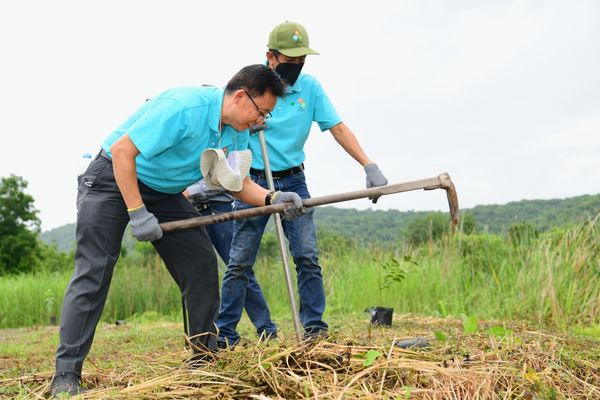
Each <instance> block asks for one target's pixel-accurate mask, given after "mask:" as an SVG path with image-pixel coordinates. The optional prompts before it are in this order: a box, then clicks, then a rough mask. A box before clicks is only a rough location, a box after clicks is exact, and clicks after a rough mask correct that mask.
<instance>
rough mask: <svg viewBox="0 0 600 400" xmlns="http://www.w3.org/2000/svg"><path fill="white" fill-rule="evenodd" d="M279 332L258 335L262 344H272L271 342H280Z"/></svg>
mask: <svg viewBox="0 0 600 400" xmlns="http://www.w3.org/2000/svg"><path fill="white" fill-rule="evenodd" d="M278 339H279V338H278V337H277V331H274V332H267V331H263V332H262V333H261V334H260V335H258V340H259V341H260V342H270V341H271V340H278Z"/></svg>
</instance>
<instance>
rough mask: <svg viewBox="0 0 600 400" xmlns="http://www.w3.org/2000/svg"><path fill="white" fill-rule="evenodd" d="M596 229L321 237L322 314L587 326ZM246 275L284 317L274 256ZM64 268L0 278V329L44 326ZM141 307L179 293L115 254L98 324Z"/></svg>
mask: <svg viewBox="0 0 600 400" xmlns="http://www.w3.org/2000/svg"><path fill="white" fill-rule="evenodd" d="M599 228H600V227H599V223H598V220H595V221H591V222H589V223H586V224H582V225H580V226H577V227H574V228H572V229H568V230H560V231H559V230H555V231H551V232H547V233H544V234H541V235H539V236H536V237H533V236H532V237H518V238H516V239H515V238H512V239H511V238H510V237H504V236H498V235H492V234H470V235H464V234H461V233H455V234H453V235H449V236H445V237H444V238H442V239H441V240H437V241H430V242H429V243H425V244H423V245H421V246H419V247H416V248H413V247H410V246H408V245H406V244H404V243H402V244H399V246H398V248H395V249H391V250H390V249H387V250H382V249H378V248H364V247H358V246H356V245H354V244H352V243H351V242H349V241H347V240H343V239H342V238H339V239H336V238H335V237H333V239H332V237H331V236H329V237H327V238H325V240H322V241H321V243H320V244H321V246H322V249H321V264H322V267H323V277H324V282H325V290H326V293H327V313H330V314H342V315H343V314H347V313H361V312H363V311H364V310H365V309H366V308H367V307H371V306H385V307H393V308H394V310H395V312H397V313H407V312H410V313H416V314H422V315H438V316H447V315H454V316H458V315H460V314H462V313H465V314H468V315H474V316H477V317H479V318H483V319H495V318H518V319H527V320H530V321H532V322H535V323H540V324H543V325H551V326H555V327H558V328H567V327H568V326H569V325H575V324H576V325H583V326H593V325H597V324H599V323H600V233H599ZM290 266H291V267H292V268H293V263H292V262H291V261H290ZM390 266H391V267H390ZM386 267H387V270H386ZM390 268H391V269H393V270H396V271H400V270H401V271H402V272H403V273H405V277H404V279H396V280H391V281H390V280H389V279H387V280H386V272H389V270H390ZM255 271H256V274H257V277H258V280H259V282H260V284H261V286H262V288H263V290H264V292H265V297H266V298H267V301H268V303H269V305H270V307H271V311H272V314H273V315H274V317H275V318H276V319H277V318H287V317H288V316H289V305H288V298H287V291H286V285H285V284H284V278H283V269H282V266H281V261H280V260H279V259H278V258H277V257H273V256H270V257H267V256H263V257H260V258H259V261H258V263H257V265H256V266H255ZM221 272H223V268H221ZM70 274H71V272H70V271H68V272H67V271H65V272H62V273H38V274H31V275H21V276H5V277H2V278H0V328H7V327H17V326H30V325H45V324H48V323H49V322H50V318H51V317H52V316H57V317H58V316H59V313H60V306H61V304H60V303H61V301H62V296H63V292H64V288H65V287H66V285H67V283H68V280H69V277H70ZM386 284H387V286H388V287H387V288H384V286H386ZM147 311H156V312H158V313H159V314H161V315H165V316H169V317H171V318H174V319H177V318H179V315H180V313H181V298H180V294H179V291H178V289H177V288H176V286H175V285H174V283H173V281H172V279H171V277H170V276H169V274H168V272H167V271H166V268H164V266H163V265H162V262H161V261H160V259H159V258H158V257H157V256H155V255H152V254H150V255H149V256H148V255H147V254H146V256H145V257H143V258H140V257H133V256H127V257H123V258H122V259H121V260H120V261H119V263H118V264H117V267H116V270H115V274H114V277H113V281H112V285H111V289H110V292H109V299H108V302H107V305H106V307H105V310H104V313H103V320H105V321H109V322H114V321H115V320H119V319H127V318H131V317H132V316H134V315H141V314H143V313H145V312H147Z"/></svg>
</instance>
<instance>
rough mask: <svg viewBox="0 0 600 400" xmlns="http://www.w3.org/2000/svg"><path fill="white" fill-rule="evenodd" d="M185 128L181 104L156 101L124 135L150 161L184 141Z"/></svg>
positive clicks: (162, 100)
mask: <svg viewBox="0 0 600 400" xmlns="http://www.w3.org/2000/svg"><path fill="white" fill-rule="evenodd" d="M187 128H188V123H187V115H186V112H185V108H184V107H183V106H182V105H181V103H179V102H178V101H176V100H173V99H157V100H155V101H154V104H152V105H151V106H150V107H149V108H148V110H146V112H145V113H144V114H143V115H141V116H140V117H139V118H138V119H137V120H136V121H135V122H134V123H133V124H132V125H131V126H130V127H129V128H128V129H127V132H126V133H127V135H128V136H129V138H130V139H131V141H132V142H133V144H135V146H136V147H137V148H138V150H139V151H140V153H142V155H143V156H144V157H145V158H146V159H151V158H153V157H155V156H157V155H158V154H161V153H162V152H163V151H165V150H167V149H169V148H170V147H172V146H173V145H174V144H176V143H178V142H179V141H181V140H182V139H184V138H185V135H186V132H187Z"/></svg>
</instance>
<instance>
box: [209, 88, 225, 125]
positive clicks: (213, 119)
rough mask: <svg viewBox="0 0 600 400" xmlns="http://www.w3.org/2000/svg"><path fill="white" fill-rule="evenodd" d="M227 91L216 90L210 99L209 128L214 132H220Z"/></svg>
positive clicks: (222, 89)
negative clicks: (224, 97)
mask: <svg viewBox="0 0 600 400" xmlns="http://www.w3.org/2000/svg"><path fill="white" fill-rule="evenodd" d="M224 95H225V89H224V88H219V89H217V90H215V91H214V92H213V94H212V97H211V99H210V115H209V117H208V126H209V127H210V129H211V130H212V131H215V132H217V133H218V132H220V129H219V128H220V127H219V125H220V124H221V109H222V107H223V96H224Z"/></svg>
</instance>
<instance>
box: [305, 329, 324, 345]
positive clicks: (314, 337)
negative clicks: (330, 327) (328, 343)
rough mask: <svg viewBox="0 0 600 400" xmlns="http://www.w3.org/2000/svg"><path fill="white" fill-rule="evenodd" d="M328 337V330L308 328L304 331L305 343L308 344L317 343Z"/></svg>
mask: <svg viewBox="0 0 600 400" xmlns="http://www.w3.org/2000/svg"><path fill="white" fill-rule="evenodd" d="M328 337H329V332H328V331H327V328H306V329H305V330H304V342H306V343H316V342H318V341H320V340H324V339H327V338H328Z"/></svg>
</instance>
